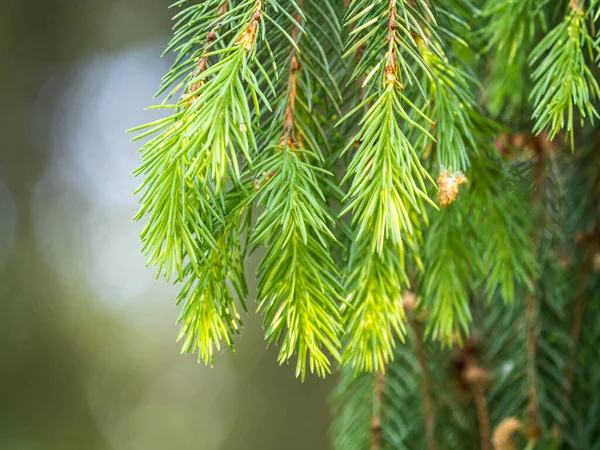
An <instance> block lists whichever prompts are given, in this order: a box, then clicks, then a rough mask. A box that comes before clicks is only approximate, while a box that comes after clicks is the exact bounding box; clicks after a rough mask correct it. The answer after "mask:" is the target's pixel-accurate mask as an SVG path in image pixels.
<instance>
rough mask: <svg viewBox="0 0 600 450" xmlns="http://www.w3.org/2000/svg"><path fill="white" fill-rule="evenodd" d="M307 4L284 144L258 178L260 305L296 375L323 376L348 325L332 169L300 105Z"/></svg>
mask: <svg viewBox="0 0 600 450" xmlns="http://www.w3.org/2000/svg"><path fill="white" fill-rule="evenodd" d="M301 7H303V2H298V5H297V7H296V14H295V18H294V20H293V21H292V22H293V28H292V30H291V32H290V37H291V39H292V42H293V43H294V44H293V46H292V50H291V55H290V58H289V63H288V71H287V74H288V75H287V83H286V94H285V96H283V99H284V100H283V104H282V105H281V106H283V107H281V106H280V107H278V108H277V110H276V112H275V114H274V116H273V118H272V119H271V120H272V124H273V125H275V124H279V126H280V127H281V128H280V129H281V135H280V138H279V139H278V142H277V144H275V145H273V144H271V145H269V146H268V147H267V149H270V150H272V151H273V152H274V153H273V155H271V156H267V157H266V158H264V160H263V161H262V162H261V163H260V164H259V165H258V167H257V169H258V171H259V172H260V173H262V174H263V176H262V178H263V179H262V180H261V181H259V182H258V184H257V187H259V189H260V193H259V196H258V203H259V204H264V205H265V212H264V213H263V215H261V216H260V217H259V219H258V221H257V224H256V229H255V231H254V234H253V237H252V240H253V242H254V243H256V244H261V245H266V246H268V251H267V254H266V256H265V258H264V259H263V261H262V262H261V264H260V266H259V268H258V274H259V278H260V281H259V287H258V300H259V310H260V311H262V312H263V313H264V316H265V328H266V338H267V339H268V341H269V342H277V343H279V342H280V343H281V350H280V353H279V362H280V364H283V363H284V362H287V361H288V360H289V359H290V358H291V357H292V356H293V355H294V354H297V355H298V359H297V364H296V376H301V377H302V379H304V377H305V374H306V371H307V367H309V368H310V371H311V372H315V373H316V374H317V375H319V376H322V377H324V376H325V375H326V374H327V373H329V372H330V361H329V359H328V357H327V355H326V354H325V353H324V349H326V350H327V351H328V352H329V354H331V356H332V357H333V358H334V359H335V360H337V361H339V360H340V355H339V350H338V349H339V347H340V346H341V344H340V340H339V336H340V335H341V332H342V328H341V318H340V313H339V307H338V304H337V303H338V301H339V300H341V292H342V287H341V284H340V282H339V273H338V269H337V267H336V266H335V263H334V261H333V259H332V257H331V254H330V244H331V243H332V242H335V237H334V236H333V234H332V233H331V231H330V230H329V227H328V223H331V222H332V219H331V217H330V215H329V213H328V211H327V210H326V206H325V196H324V194H323V192H322V190H321V187H320V184H319V177H320V176H321V175H325V176H329V175H331V174H329V173H327V172H326V171H325V170H323V169H321V168H320V167H318V166H317V165H316V164H318V163H319V162H320V161H321V160H322V156H321V154H322V153H321V151H320V148H319V144H318V142H317V141H315V140H314V138H312V137H310V134H309V130H310V128H309V127H308V126H306V124H307V123H310V120H308V121H305V120H304V118H303V117H302V116H303V113H302V112H299V111H297V105H300V104H301V102H302V101H303V98H304V99H306V98H307V95H306V93H304V92H302V90H303V87H302V86H301V85H300V76H301V71H302V64H301V62H300V56H299V55H300V52H301V50H300V49H302V50H304V48H305V46H304V43H305V42H306V43H309V42H310V41H309V40H308V39H306V40H303V39H301V32H300V30H301V28H300V23H301V21H302V17H303V14H302V10H301V9H300V8H301ZM301 97H303V98H301ZM278 111H282V112H281V114H280V113H279V112H278ZM305 112H306V113H308V114H311V111H309V110H308V111H305ZM303 136H306V140H305V139H304V138H303ZM307 363H308V366H307Z"/></svg>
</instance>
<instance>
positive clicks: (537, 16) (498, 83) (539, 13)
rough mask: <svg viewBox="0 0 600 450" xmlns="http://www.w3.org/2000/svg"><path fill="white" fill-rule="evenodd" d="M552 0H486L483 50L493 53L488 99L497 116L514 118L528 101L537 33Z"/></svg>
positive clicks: (543, 23) (543, 22) (482, 35)
mask: <svg viewBox="0 0 600 450" xmlns="http://www.w3.org/2000/svg"><path fill="white" fill-rule="evenodd" d="M547 3H548V0H522V1H514V2H507V1H504V0H486V2H485V4H484V6H483V8H482V10H481V16H482V17H483V18H485V19H487V20H488V23H487V24H486V25H485V27H483V28H482V30H481V37H482V41H483V42H484V47H483V49H482V52H483V53H487V54H490V55H491V57H490V66H491V68H490V72H489V75H488V83H487V86H488V89H489V93H488V97H489V100H488V103H489V107H490V110H491V111H492V114H493V115H494V116H498V115H501V116H502V117H503V118H506V119H507V120H509V119H514V117H515V116H518V115H519V114H521V111H522V109H523V108H522V107H523V105H525V104H526V102H527V92H528V81H529V70H528V64H527V61H528V58H529V53H530V52H531V50H532V48H533V46H534V45H535V42H536V36H537V33H538V31H539V30H540V29H543V28H544V26H545V16H544V6H545V5H546V4H547Z"/></svg>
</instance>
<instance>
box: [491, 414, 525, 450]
mask: <svg viewBox="0 0 600 450" xmlns="http://www.w3.org/2000/svg"><path fill="white" fill-rule="evenodd" d="M522 427H523V424H521V422H520V421H519V419H517V418H515V417H509V418H508V419H504V420H503V421H502V422H500V424H499V425H498V426H497V427H496V429H495V430H494V434H493V436H492V443H493V444H494V450H515V449H516V448H517V447H516V442H515V434H516V433H517V432H518V431H519V430H521V428H522Z"/></svg>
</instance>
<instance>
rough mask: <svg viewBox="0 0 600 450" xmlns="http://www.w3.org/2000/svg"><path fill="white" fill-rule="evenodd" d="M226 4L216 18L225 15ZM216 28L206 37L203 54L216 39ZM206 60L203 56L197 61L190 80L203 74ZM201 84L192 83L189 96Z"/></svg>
mask: <svg viewBox="0 0 600 450" xmlns="http://www.w3.org/2000/svg"><path fill="white" fill-rule="evenodd" d="M227 3H228V1H227V0H226V1H225V2H224V3H223V4H222V5H221V7H220V8H219V9H218V10H217V17H220V16H222V15H223V14H225V11H227ZM218 26H219V24H218V23H217V24H216V25H215V26H214V27H213V29H212V30H210V32H209V33H208V34H207V35H206V41H205V43H204V51H205V52H206V51H207V50H208V48H209V47H210V46H211V45H212V43H213V42H214V41H215V40H216V39H217V34H216V32H215V30H216V29H217V27H218ZM208 58H209V56H208V55H205V56H203V57H202V58H200V60H199V61H198V65H197V66H196V70H194V75H193V77H192V78H196V77H197V76H198V75H200V74H201V73H202V72H204V70H206V65H207V64H208ZM202 82H203V80H199V81H198V82H196V83H194V84H193V86H192V87H191V88H190V90H189V92H190V94H191V93H194V92H196V91H197V90H198V89H199V88H200V86H202Z"/></svg>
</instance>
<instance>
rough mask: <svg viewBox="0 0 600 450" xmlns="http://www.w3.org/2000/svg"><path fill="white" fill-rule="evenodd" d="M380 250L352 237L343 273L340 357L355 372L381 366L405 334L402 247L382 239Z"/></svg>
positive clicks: (385, 362)
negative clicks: (343, 294)
mask: <svg viewBox="0 0 600 450" xmlns="http://www.w3.org/2000/svg"><path fill="white" fill-rule="evenodd" d="M382 250H383V253H382V254H379V253H376V252H375V253H374V252H373V251H372V250H371V247H370V244H369V243H368V242H365V241H363V242H361V241H358V242H357V241H355V242H354V244H353V247H352V249H351V252H350V261H349V262H348V273H347V275H346V291H347V292H348V297H347V299H346V304H344V305H342V314H343V317H344V329H345V330H346V335H345V346H344V353H343V361H344V363H345V364H349V365H351V366H352V367H353V368H354V369H355V371H356V372H359V371H363V370H367V371H376V370H385V366H386V364H387V363H388V362H389V361H390V359H392V357H393V349H394V347H395V341H396V338H400V339H403V338H404V334H405V324H404V322H405V314H404V308H403V306H402V297H401V292H402V289H403V286H404V285H406V284H408V278H407V275H406V273H405V270H404V262H403V260H404V256H403V251H402V248H400V247H399V246H397V245H395V244H394V243H393V242H391V241H390V240H386V241H384V245H383V249H382Z"/></svg>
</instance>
